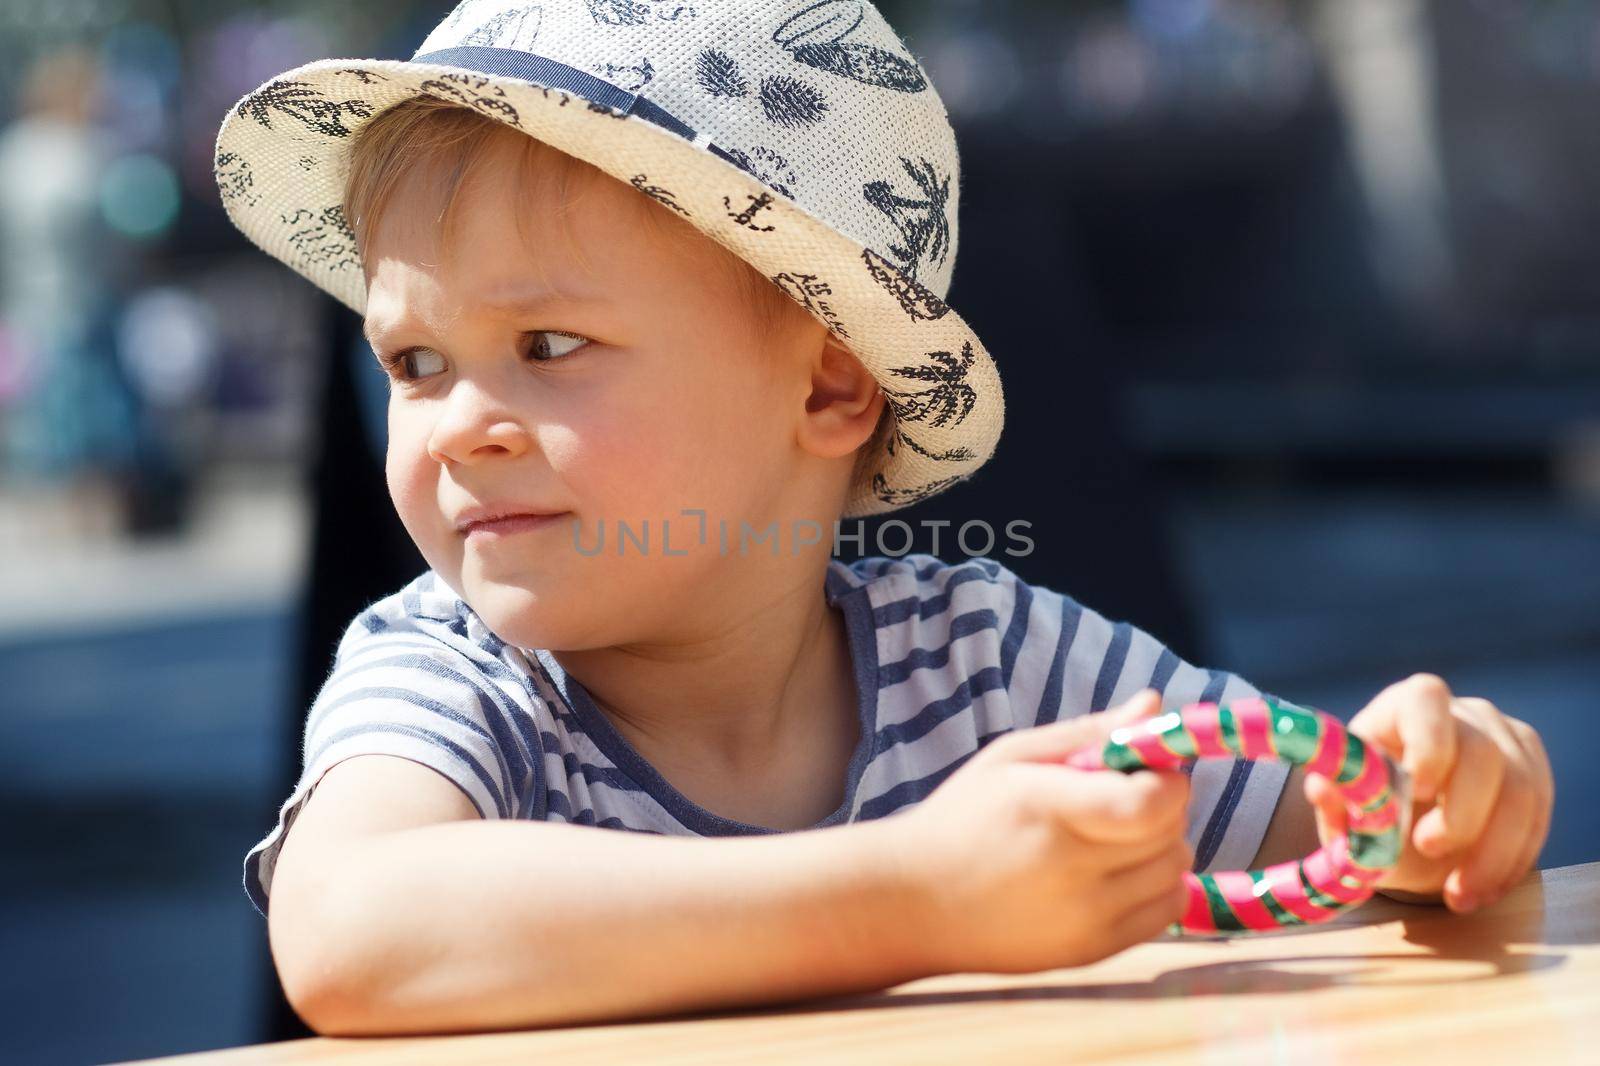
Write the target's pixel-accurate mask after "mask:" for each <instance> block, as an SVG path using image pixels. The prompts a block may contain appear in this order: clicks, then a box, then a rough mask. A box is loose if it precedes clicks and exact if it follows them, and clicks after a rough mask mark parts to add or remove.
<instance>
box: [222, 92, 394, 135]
mask: <svg viewBox="0 0 1600 1066" xmlns="http://www.w3.org/2000/svg"><path fill="white" fill-rule="evenodd" d="M234 112H235V114H237V115H238V116H239V117H240V118H253V119H255V120H256V121H257V122H259V123H261V125H263V126H265V127H266V128H267V129H269V130H270V129H273V128H274V127H273V125H272V120H273V118H274V113H276V115H279V116H283V117H286V118H292V119H294V120H295V121H296V122H299V123H301V124H302V125H304V126H307V127H309V128H310V129H313V130H315V131H316V132H318V133H320V134H322V135H323V136H325V137H348V136H350V132H351V131H350V129H349V127H347V126H346V125H345V124H344V123H345V117H346V116H349V117H350V118H371V117H372V105H371V104H369V103H367V102H366V101H365V100H332V99H329V98H328V97H326V96H323V95H321V94H319V93H318V92H317V90H315V89H313V88H312V87H311V86H309V85H307V84H305V83H304V82H299V81H274V82H269V83H268V84H266V85H263V86H262V87H261V88H260V89H257V90H256V91H255V92H253V93H251V94H250V95H249V96H247V97H245V98H244V99H243V100H240V101H239V106H238V107H237V108H235V109H234Z"/></svg>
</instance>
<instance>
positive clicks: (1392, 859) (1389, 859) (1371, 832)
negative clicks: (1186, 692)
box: [1066, 696, 1411, 936]
mask: <svg viewBox="0 0 1600 1066" xmlns="http://www.w3.org/2000/svg"><path fill="white" fill-rule="evenodd" d="M1233 756H1239V757H1242V758H1245V759H1280V760H1282V761H1284V762H1287V763H1292V764H1295V765H1300V766H1304V767H1305V768H1306V770H1307V772H1308V773H1315V774H1321V775H1322V776H1323V777H1325V778H1327V779H1328V780H1329V781H1330V782H1331V783H1332V784H1333V786H1334V788H1335V789H1336V790H1337V792H1338V793H1339V795H1340V798H1342V799H1343V800H1344V804H1345V809H1346V810H1347V811H1348V812H1349V815H1350V819H1349V828H1348V831H1347V832H1346V833H1345V834H1344V835H1342V836H1340V837H1338V838H1336V839H1335V840H1332V841H1330V842H1329V843H1327V844H1325V845H1323V846H1322V847H1320V848H1318V849H1317V850H1316V851H1314V852H1312V853H1311V854H1310V855H1308V856H1306V857H1305V858H1303V859H1298V860H1291V861H1289V862H1281V863H1277V864H1276V865H1273V866H1268V867H1267V868H1266V869H1264V870H1248V871H1246V870H1230V871H1219V872H1217V873H1210V874H1194V873H1191V872H1189V871H1184V874H1183V880H1184V884H1185V885H1186V886H1187V887H1188V890H1189V899H1188V904H1187V907H1186V909H1185V911H1184V915H1183V918H1182V919H1181V920H1179V921H1177V922H1174V923H1173V924H1172V925H1170V926H1169V927H1168V931H1169V932H1171V933H1173V934H1175V935H1183V934H1191V935H1194V934H1199V935H1207V936H1216V935H1219V934H1221V935H1235V934H1240V933H1250V932H1256V931H1261V930H1268V929H1276V928H1279V927H1282V926H1293V925H1310V924H1314V923H1316V922H1325V921H1327V920H1329V919H1330V918H1332V917H1334V916H1335V915H1336V914H1339V913H1340V912H1342V911H1346V910H1349V909H1350V908H1352V907H1356V906H1359V905H1360V904H1361V903H1364V902H1365V901H1366V900H1367V899H1369V898H1370V897H1371V896H1372V893H1373V891H1374V888H1373V886H1374V885H1375V884H1376V883H1377V882H1378V880H1379V879H1381V878H1382V877H1383V875H1384V874H1385V873H1387V872H1388V871H1389V870H1391V869H1393V868H1394V865H1395V863H1397V862H1399V860H1400V852H1401V845H1402V842H1403V841H1404V839H1405V834H1406V833H1407V832H1409V828H1408V826H1407V825H1406V823H1407V821H1408V820H1409V817H1410V812H1411V804H1410V799H1409V783H1408V782H1407V780H1406V778H1405V775H1404V774H1403V773H1402V772H1401V771H1400V770H1399V768H1398V767H1397V766H1395V765H1394V763H1393V762H1392V761H1391V760H1390V759H1389V757H1388V756H1387V755H1384V754H1383V753H1382V752H1380V751H1378V750H1377V749H1375V748H1372V747H1369V746H1368V745H1367V744H1365V743H1363V742H1362V740H1361V738H1360V737H1358V736H1356V735H1355V734H1354V733H1351V732H1350V731H1349V730H1347V729H1346V728H1345V727H1344V723H1343V722H1341V721H1339V719H1337V718H1335V717H1333V716H1332V715H1331V714H1328V713H1326V712H1324V711H1319V710H1316V709H1315V708H1308V707H1298V706H1296V705H1295V704H1292V703H1288V702H1285V701H1283V700H1278V699H1274V698H1272V697H1270V696H1252V697H1250V698H1248V699H1239V700H1234V701H1232V702H1231V703H1227V704H1217V703H1212V702H1201V703H1191V704H1188V705H1187V706H1185V707H1182V708H1181V709H1179V710H1177V711H1172V712H1168V713H1166V714H1161V715H1156V716H1154V717H1152V718H1149V719H1146V720H1144V721H1141V722H1138V723H1136V724H1134V725H1131V726H1124V727H1122V728H1119V729H1117V730H1115V731H1113V732H1112V733H1111V736H1110V738H1109V739H1108V740H1107V741H1106V743H1105V744H1104V746H1102V747H1099V748H1083V749H1081V750H1079V751H1076V752H1073V753H1072V755H1070V756H1068V758H1067V759H1066V764H1067V765H1068V766H1071V767H1073V768H1075V769H1079V770H1120V771H1122V772H1123V773H1132V772H1134V771H1135V770H1144V769H1149V770H1173V769H1177V768H1179V767H1182V766H1184V765H1185V764H1187V763H1192V762H1194V761H1195V760H1196V759H1200V758H1231V757H1233Z"/></svg>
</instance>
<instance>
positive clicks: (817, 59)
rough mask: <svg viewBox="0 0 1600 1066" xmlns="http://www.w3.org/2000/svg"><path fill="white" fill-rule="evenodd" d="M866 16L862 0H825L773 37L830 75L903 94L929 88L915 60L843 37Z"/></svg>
mask: <svg viewBox="0 0 1600 1066" xmlns="http://www.w3.org/2000/svg"><path fill="white" fill-rule="evenodd" d="M866 14H867V12H866V7H865V5H863V4H862V3H861V0H822V2H821V3H816V4H812V5H811V6H810V7H808V8H806V9H805V10H803V11H801V12H799V13H798V14H795V15H792V16H790V17H789V18H788V19H785V20H784V22H783V25H781V26H779V27H778V28H777V29H776V30H773V31H772V39H773V41H775V42H777V43H778V44H780V45H782V46H783V47H784V48H786V49H788V50H789V54H790V55H792V56H794V58H795V59H796V60H798V61H799V62H801V63H804V64H805V65H806V66H808V67H815V68H816V69H818V70H825V71H827V72H828V73H829V74H837V75H839V76H840V77H845V78H851V79H854V80H855V81H859V82H861V83H862V84H864V85H875V86H877V87H879V88H882V89H893V90H895V91H896V92H902V93H920V92H922V91H923V90H924V89H926V88H927V87H928V80H927V79H926V78H924V77H923V76H922V70H921V68H920V67H918V66H917V64H916V62H915V61H913V60H911V59H907V58H906V57H904V56H898V55H895V54H894V53H893V52H886V51H884V50H883V49H882V48H879V47H877V46H876V45H871V44H866V43H864V42H861V41H846V40H845V39H844V38H846V37H848V36H849V35H850V34H851V33H852V32H853V31H854V30H855V28H856V27H857V26H859V25H861V20H862V19H864V18H866Z"/></svg>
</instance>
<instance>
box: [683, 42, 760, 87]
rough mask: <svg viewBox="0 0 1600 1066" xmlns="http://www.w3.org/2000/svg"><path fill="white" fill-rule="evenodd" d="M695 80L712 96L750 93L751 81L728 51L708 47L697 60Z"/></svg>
mask: <svg viewBox="0 0 1600 1066" xmlns="http://www.w3.org/2000/svg"><path fill="white" fill-rule="evenodd" d="M695 80H696V81H697V82H699V83H700V88H702V89H704V90H705V91H706V93H707V94H708V95H710V96H726V97H737V96H747V95H749V93H750V83H749V82H747V81H745V80H744V75H743V74H740V73H739V64H738V62H736V61H735V60H734V58H733V57H732V56H730V55H729V54H728V53H726V52H724V51H722V50H720V49H717V48H707V49H705V50H704V51H703V52H701V53H700V58H699V59H698V60H697V61H696V62H695Z"/></svg>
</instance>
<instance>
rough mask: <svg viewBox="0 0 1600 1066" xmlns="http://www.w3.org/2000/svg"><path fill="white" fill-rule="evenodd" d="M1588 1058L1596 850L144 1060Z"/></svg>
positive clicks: (243, 1065) (1599, 871)
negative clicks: (1457, 901) (543, 1020)
mask: <svg viewBox="0 0 1600 1066" xmlns="http://www.w3.org/2000/svg"><path fill="white" fill-rule="evenodd" d="M1101 1058H1104V1059H1113V1060H1115V1061H1117V1062H1119V1063H1120V1062H1141V1063H1169V1062H1170V1063H1178V1062H1182V1063H1221V1064H1228V1066H1234V1064H1238V1066H1263V1064H1269V1063H1270V1064H1277V1063H1293V1064H1296V1066H1298V1064H1302V1063H1304V1064H1324V1063H1328V1064H1331V1063H1368V1062H1374V1063H1395V1064H1401V1063H1416V1062H1429V1063H1436V1064H1438V1066H1468V1064H1472V1063H1494V1064H1496V1066H1499V1064H1504V1063H1514V1062H1518V1061H1519V1060H1520V1061H1521V1062H1522V1063H1526V1064H1528V1066H1535V1064H1536V1066H1546V1064H1549V1063H1578V1062H1583V1063H1596V1062H1600V862H1596V863H1588V864H1585V865H1582V866H1569V867H1565V868H1563V869H1556V870H1544V871H1539V872H1536V873H1533V874H1530V875H1529V876H1528V878H1527V879H1526V880H1525V881H1523V883H1522V884H1521V885H1519V886H1518V887H1517V888H1516V889H1514V890H1513V891H1511V892H1509V893H1507V895H1506V896H1505V898H1504V899H1502V900H1501V901H1500V902H1499V903H1497V904H1495V905H1494V906H1492V907H1489V908H1487V909H1485V910H1482V911H1479V912H1478V913H1476V914H1472V915H1467V916H1458V915H1455V914H1452V913H1451V912H1449V911H1447V910H1445V909H1444V908H1442V907H1426V906H1409V905H1406V904H1402V903H1396V902H1394V901H1392V900H1388V899H1384V898H1381V897H1380V898H1376V899H1373V900H1371V901H1370V902H1368V903H1366V904H1364V905H1363V906H1361V907H1359V908H1357V909H1356V910H1355V911H1353V912H1351V913H1349V914H1347V915H1344V916H1342V917H1341V918H1340V919H1339V920H1338V921H1336V922H1333V923H1329V924H1327V925H1324V926H1321V927H1318V928H1316V929H1314V930H1312V929H1302V930H1284V931H1281V932H1276V933H1269V934H1265V935H1259V936H1252V937H1248V938H1244V939H1238V940H1224V939H1213V940H1190V939H1182V940H1175V939H1167V938H1162V939H1158V940H1152V941H1150V942H1148V943H1145V944H1141V945H1138V946H1137V947H1134V948H1130V949H1128V950H1127V951H1124V952H1122V953H1121V954H1119V955H1116V956H1113V957H1112V958H1109V959H1105V960H1103V961H1101V962H1098V963H1096V964H1094V965H1092V966H1085V967H1080V968H1077V969H1065V970H1051V971H1047V972H1043V973H1035V974H1024V975H995V974H961V975H946V976H942V977H931V978H924V979H922V980H919V981H912V982H909V983H907V984H903V985H899V986H897V987H896V988H894V989H892V990H890V991H887V992H883V993H879V994H875V995H863V996H848V997H838V998H831V999H826V1000H811V1001H808V1002H807V1003H805V1004H804V1005H799V1006H785V1007H779V1008H771V1009H759V1010H742V1011H733V1012H720V1013H715V1014H712V1013H704V1014H699V1015H694V1016H683V1017H680V1018H677V1019H671V1020H657V1021H649V1022H635V1023H632V1024H625V1025H614V1024H612V1025H586V1026H573V1027H568V1028H561V1029H543V1030H529V1031H522V1032H507V1033H483V1034H473V1035H470V1036H428V1037H402V1038H370V1037H363V1038H319V1039H311V1040H295V1041H286V1042H282V1043H276V1044H263V1045H259V1046H255V1047H245V1048H232V1049H228V1050H224V1051H213V1052H203V1053H200V1054H195V1055H180V1056H176V1057H173V1058H164V1059H152V1060H145V1061H149V1062H164V1063H179V1064H183V1066H252V1064H258V1063H310V1062H317V1063H322V1062H339V1063H341V1064H343V1063H362V1064H371V1066H378V1064H384V1066H395V1064H402V1066H403V1064H424V1063H449V1064H452V1066H454V1064H458V1063H506V1064H512V1063H515V1064H518V1066H522V1064H525V1063H538V1062H570V1063H582V1064H584V1066H590V1064H593V1063H612V1062H619V1063H620V1062H628V1063H640V1062H648V1063H652V1064H656V1063H682V1064H685V1066H688V1064H694V1066H704V1064H708V1063H740V1064H748V1063H764V1062H805V1063H813V1062H828V1063H836V1062H861V1063H872V1064H874V1066H878V1064H883V1063H918V1064H921V1063H928V1062H964V1063H989V1062H1005V1063H1015V1062H1069V1061H1095V1060H1097V1059H1101Z"/></svg>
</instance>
